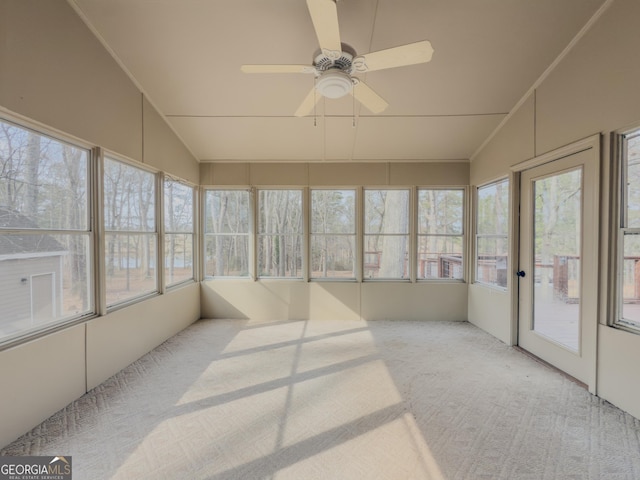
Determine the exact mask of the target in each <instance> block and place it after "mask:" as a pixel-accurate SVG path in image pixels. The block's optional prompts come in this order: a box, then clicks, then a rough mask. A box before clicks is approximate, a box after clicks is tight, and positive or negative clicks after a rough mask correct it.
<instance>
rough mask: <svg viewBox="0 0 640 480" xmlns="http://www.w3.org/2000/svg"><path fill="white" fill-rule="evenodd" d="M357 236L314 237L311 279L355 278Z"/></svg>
mask: <svg viewBox="0 0 640 480" xmlns="http://www.w3.org/2000/svg"><path fill="white" fill-rule="evenodd" d="M355 251H356V237H355V235H312V236H311V277H312V278H354V277H355Z"/></svg>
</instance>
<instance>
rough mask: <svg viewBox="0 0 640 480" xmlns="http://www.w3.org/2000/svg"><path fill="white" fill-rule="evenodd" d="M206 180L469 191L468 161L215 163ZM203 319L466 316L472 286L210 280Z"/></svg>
mask: <svg viewBox="0 0 640 480" xmlns="http://www.w3.org/2000/svg"><path fill="white" fill-rule="evenodd" d="M200 176H201V181H202V183H203V184H205V185H215V186H225V185H228V186H231V185H233V186H260V185H292V186H302V187H304V186H384V185H393V186H413V185H416V186H421V185H422V186H460V185H462V186H465V185H467V184H468V183H469V164H468V163H467V162H448V163H447V162H424V163H386V162H375V163H361V162H353V163H330V162H322V163H243V164H230V163H210V164H201V165H200ZM201 301H202V315H203V316H204V317H207V318H242V319H262V320H277V319H322V318H338V319H364V320H378V319H392V320H393V319H403V320H453V321H461V320H466V319H467V285H466V284H465V283H460V282H453V283H446V282H421V283H405V282H385V281H372V282H325V281H317V282H303V281H291V280H270V279H264V280H259V281H257V282H253V281H250V280H222V279H215V280H209V281H206V282H204V283H203V284H202V292H201Z"/></svg>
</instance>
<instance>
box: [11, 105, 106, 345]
mask: <svg viewBox="0 0 640 480" xmlns="http://www.w3.org/2000/svg"><path fill="white" fill-rule="evenodd" d="M0 122H1V123H5V124H7V125H10V126H11V127H14V128H17V129H21V130H23V131H26V132H31V133H34V134H36V135H39V136H40V137H41V138H42V137H44V138H47V139H50V140H52V141H54V142H57V143H59V144H62V145H67V146H69V147H72V148H75V149H78V150H82V151H84V152H85V154H86V185H85V188H86V198H87V200H86V206H85V207H86V211H85V213H84V215H83V216H84V217H85V219H84V220H85V225H86V228H68V229H63V228H14V227H11V228H3V229H2V230H0V234H3V235H5V234H8V235H70V236H76V237H86V239H87V240H86V245H87V248H86V254H87V257H86V277H87V280H88V281H87V285H86V288H87V302H88V307H87V310H86V311H84V312H80V313H77V314H73V315H67V316H61V317H60V318H58V319H57V320H53V321H51V322H47V323H44V324H42V325H40V326H37V327H35V328H27V329H20V330H18V331H16V332H15V333H11V334H9V335H6V336H2V337H0V350H4V349H5V348H10V347H12V346H14V345H18V344H21V343H24V342H27V341H31V340H33V339H36V338H40V337H42V336H45V335H49V334H51V333H54V332H57V331H59V330H62V329H64V328H68V327H70V326H73V325H77V324H79V323H83V322H85V321H87V320H88V319H90V318H95V317H96V316H97V315H98V312H99V301H98V300H99V293H98V283H99V282H98V277H97V274H98V271H99V269H98V268H97V257H98V255H97V254H96V252H97V251H98V249H97V239H98V237H99V234H98V232H99V228H98V221H97V219H96V216H95V209H96V203H97V202H96V192H97V189H96V185H95V181H94V179H95V176H96V171H97V170H98V169H97V165H98V155H97V151H96V149H95V147H93V145H91V144H90V143H88V142H84V141H82V140H80V139H78V138H76V137H73V136H70V135H66V134H64V133H62V132H60V131H57V130H54V129H52V128H50V127H47V126H46V125H44V124H40V123H38V122H35V121H32V120H29V119H27V118H25V117H21V116H18V115H14V114H11V113H9V112H7V111H3V110H1V109H0ZM62 280H63V276H62V272H61V276H60V278H59V282H58V283H59V285H58V286H57V288H56V290H58V289H60V288H62V285H63V283H62Z"/></svg>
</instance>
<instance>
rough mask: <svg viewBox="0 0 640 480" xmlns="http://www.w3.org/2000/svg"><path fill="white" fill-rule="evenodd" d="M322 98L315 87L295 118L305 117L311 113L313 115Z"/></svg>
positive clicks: (297, 111)
mask: <svg viewBox="0 0 640 480" xmlns="http://www.w3.org/2000/svg"><path fill="white" fill-rule="evenodd" d="M321 98H322V95H321V94H320V92H318V91H317V90H316V88H315V87H313V88H312V89H311V91H310V92H309V93H308V94H307V96H306V97H305V99H304V100H303V101H302V103H301V104H300V106H299V107H298V110H296V113H295V116H296V117H304V116H307V115H309V113H311V110H313V107H314V106H315V104H316V103H318V102H319V101H320V99H321Z"/></svg>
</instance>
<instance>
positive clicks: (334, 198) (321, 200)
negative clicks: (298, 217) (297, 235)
mask: <svg viewBox="0 0 640 480" xmlns="http://www.w3.org/2000/svg"><path fill="white" fill-rule="evenodd" d="M355 216H356V192H355V190H312V191H311V277H312V278H334V279H335V278H351V279H353V278H355V246H356V218H355Z"/></svg>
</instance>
